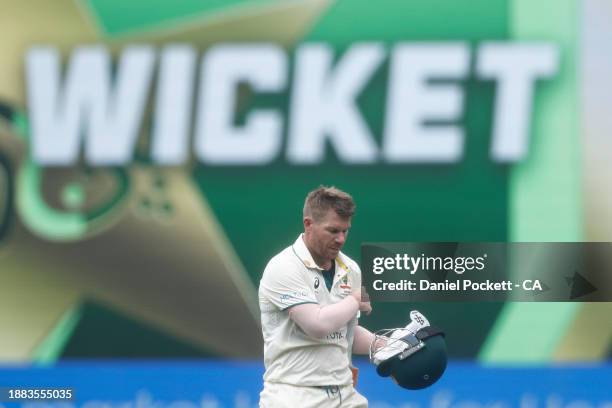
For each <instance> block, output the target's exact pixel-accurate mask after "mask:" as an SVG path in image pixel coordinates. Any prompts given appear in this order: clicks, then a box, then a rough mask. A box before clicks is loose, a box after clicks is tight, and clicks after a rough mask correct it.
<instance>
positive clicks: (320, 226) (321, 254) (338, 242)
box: [304, 209, 351, 263]
mask: <svg viewBox="0 0 612 408" xmlns="http://www.w3.org/2000/svg"><path fill="white" fill-rule="evenodd" d="M304 225H305V227H306V234H307V235H308V236H309V241H310V244H311V247H312V248H310V249H311V251H313V252H315V253H314V254H312V255H313V256H314V257H316V258H319V259H315V261H317V263H318V262H320V261H326V262H327V261H330V260H332V259H335V258H336V256H338V252H340V250H341V249H342V247H343V246H344V243H345V242H346V237H347V235H348V231H349V228H351V218H350V217H349V218H344V217H341V216H339V215H338V214H336V212H335V211H334V210H331V209H330V210H328V211H327V213H326V214H325V216H323V217H322V218H321V219H320V220H318V221H314V220H310V219H306V220H305V222H304Z"/></svg>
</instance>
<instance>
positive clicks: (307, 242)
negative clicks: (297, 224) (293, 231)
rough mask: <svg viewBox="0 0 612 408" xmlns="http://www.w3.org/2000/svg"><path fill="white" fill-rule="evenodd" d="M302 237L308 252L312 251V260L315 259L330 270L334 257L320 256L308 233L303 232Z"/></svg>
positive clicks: (318, 263) (319, 264)
mask: <svg viewBox="0 0 612 408" xmlns="http://www.w3.org/2000/svg"><path fill="white" fill-rule="evenodd" d="M302 239H303V241H304V244H305V245H306V249H308V252H310V256H311V257H312V260H313V261H315V263H316V264H317V265H318V266H319V267H320V268H322V269H325V270H328V269H329V268H331V266H332V261H333V259H327V258H323V257H321V256H319V254H317V251H316V250H315V249H314V248H313V245H312V244H311V243H310V240H309V239H308V236H307V234H303V235H302Z"/></svg>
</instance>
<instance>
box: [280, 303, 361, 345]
mask: <svg viewBox="0 0 612 408" xmlns="http://www.w3.org/2000/svg"><path fill="white" fill-rule="evenodd" d="M358 310H359V302H358V301H357V299H355V297H353V296H347V297H346V298H344V299H342V300H341V301H340V302H338V303H334V304H333V305H327V306H319V305H316V304H313V303H307V304H302V305H296V306H293V307H292V308H291V309H289V317H290V318H291V320H293V321H294V322H295V323H296V324H297V325H298V326H300V328H301V329H302V330H304V332H305V333H306V334H307V335H309V336H310V337H314V338H321V337H325V336H327V335H328V334H330V333H332V332H334V331H336V330H338V329H339V328H341V327H342V326H344V325H345V324H346V323H347V322H348V321H349V320H351V319H352V318H353V317H355V315H356V314H357V311H358Z"/></svg>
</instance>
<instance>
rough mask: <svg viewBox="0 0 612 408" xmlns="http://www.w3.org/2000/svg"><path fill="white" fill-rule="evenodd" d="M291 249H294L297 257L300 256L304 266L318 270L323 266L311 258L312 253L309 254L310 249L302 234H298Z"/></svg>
mask: <svg viewBox="0 0 612 408" xmlns="http://www.w3.org/2000/svg"><path fill="white" fill-rule="evenodd" d="M293 250H294V251H295V254H296V255H297V256H298V258H300V260H301V261H302V263H303V264H304V266H306V267H307V268H309V269H318V270H320V271H322V270H323V268H321V267H320V266H319V265H317V263H316V262H315V261H314V259H312V255H311V254H310V251H309V250H308V247H307V246H306V243H305V242H304V234H300V236H298V237H297V239H296V240H295V242H294V243H293Z"/></svg>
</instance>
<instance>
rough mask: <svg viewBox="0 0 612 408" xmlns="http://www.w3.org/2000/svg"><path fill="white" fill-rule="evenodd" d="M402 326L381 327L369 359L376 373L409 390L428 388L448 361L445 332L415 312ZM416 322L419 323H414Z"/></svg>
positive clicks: (442, 371) (440, 374)
mask: <svg viewBox="0 0 612 408" xmlns="http://www.w3.org/2000/svg"><path fill="white" fill-rule="evenodd" d="M410 316H411V318H412V322H411V323H410V324H409V325H408V326H406V327H405V328H399V329H383V330H379V331H377V332H376V333H375V338H374V341H373V342H372V344H371V345H370V360H371V361H372V362H373V363H374V364H376V366H377V367H376V372H377V373H378V375H380V376H382V377H391V378H393V380H394V381H395V382H396V383H397V384H398V385H399V386H400V387H403V388H406V389H409V390H419V389H422V388H426V387H429V386H430V385H432V384H433V383H435V382H436V381H438V379H440V377H442V374H443V373H444V370H445V369H446V363H447V355H446V342H445V340H444V333H443V332H442V331H441V330H440V329H438V328H436V327H433V326H429V322H428V321H427V319H425V317H424V316H423V315H421V314H420V313H419V312H417V311H412V312H411V313H410ZM415 317H416V321H418V323H415Z"/></svg>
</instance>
